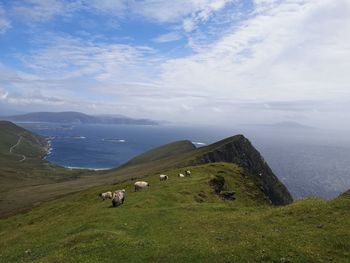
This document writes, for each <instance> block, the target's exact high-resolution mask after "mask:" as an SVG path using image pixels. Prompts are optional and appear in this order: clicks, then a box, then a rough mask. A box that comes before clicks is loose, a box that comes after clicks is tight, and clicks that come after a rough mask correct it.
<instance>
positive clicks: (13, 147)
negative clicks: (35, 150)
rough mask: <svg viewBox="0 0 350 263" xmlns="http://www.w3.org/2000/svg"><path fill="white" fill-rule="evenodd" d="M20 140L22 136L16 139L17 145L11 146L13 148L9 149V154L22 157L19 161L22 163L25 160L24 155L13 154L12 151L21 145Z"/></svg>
mask: <svg viewBox="0 0 350 263" xmlns="http://www.w3.org/2000/svg"><path fill="white" fill-rule="evenodd" d="M22 139H23V136H22V135H21V136H20V137H19V138H18V141H17V143H16V144H15V145H13V146H11V147H10V153H11V154H14V155H18V156H21V157H22V159H21V160H19V161H20V162H23V161H24V160H25V159H27V157H26V156H25V155H24V154H17V153H13V149H15V148H16V147H17V146H18V145H19V144H20V143H21V141H22Z"/></svg>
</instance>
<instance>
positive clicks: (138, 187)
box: [134, 181, 150, 192]
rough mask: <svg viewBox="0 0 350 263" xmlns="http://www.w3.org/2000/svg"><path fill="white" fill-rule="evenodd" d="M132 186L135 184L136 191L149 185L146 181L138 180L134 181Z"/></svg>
mask: <svg viewBox="0 0 350 263" xmlns="http://www.w3.org/2000/svg"><path fill="white" fill-rule="evenodd" d="M134 186H135V192H136V191H138V190H141V189H144V188H147V187H149V186H150V185H149V183H147V182H144V181H138V182H136V183H134Z"/></svg>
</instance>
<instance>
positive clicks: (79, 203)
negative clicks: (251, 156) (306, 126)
mask: <svg viewBox="0 0 350 263" xmlns="http://www.w3.org/2000/svg"><path fill="white" fill-rule="evenodd" d="M185 169H190V170H191V171H192V177H187V178H178V177H177V174H178V173H179V172H183V170H185ZM164 173H166V174H167V175H169V180H168V181H165V182H160V181H159V174H150V175H149V176H147V177H144V180H146V181H148V182H149V183H150V185H151V187H150V188H149V189H147V190H145V191H140V192H134V191H133V181H126V182H124V183H120V184H116V185H105V186H99V187H95V188H92V189H89V190H85V191H83V192H80V193H76V194H74V195H69V196H66V197H63V198H60V199H57V200H54V201H50V202H47V203H45V204H43V205H41V206H40V207H37V208H34V209H33V210H32V211H30V212H28V213H25V214H19V215H16V216H13V217H11V218H8V219H2V220H1V219H0V229H1V238H0V251H1V253H0V262H8V263H11V262H329V261H332V262H347V260H348V258H349V255H350V254H349V251H350V235H349V229H350V213H349V208H350V199H349V198H338V199H336V200H333V201H329V202H326V201H323V200H320V199H307V200H303V201H298V202H296V203H293V204H292V205H288V206H283V207H275V206H271V205H269V201H268V199H266V196H265V195H264V193H263V192H262V191H261V190H260V189H259V188H257V187H256V186H255V181H254V180H253V178H252V177H249V176H246V174H245V172H244V171H243V169H242V168H240V167H239V166H237V165H235V164H230V163H210V164H206V165H196V166H194V167H183V168H180V169H170V170H165V171H164ZM217 176H221V177H223V178H224V179H225V187H226V189H228V190H233V191H235V192H236V200H234V201H225V200H223V199H221V198H220V196H218V195H217V194H216V193H215V192H214V191H213V189H212V188H211V186H210V181H211V180H212V179H213V178H215V177H217ZM123 188H124V189H126V199H125V203H124V204H123V205H122V206H120V207H117V208H112V207H111V202H110V200H108V201H102V200H101V199H99V197H98V193H100V192H102V191H107V190H116V189H123Z"/></svg>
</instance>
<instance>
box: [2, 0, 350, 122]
mask: <svg viewBox="0 0 350 263" xmlns="http://www.w3.org/2000/svg"><path fill="white" fill-rule="evenodd" d="M349 18H350V0H174V1H167V0H45V1H42V0H0V115H7V114H15V113H24V112H31V111H81V112H85V113H88V114H123V115H127V116H130V117H135V118H150V119H155V120H165V121H170V122H174V123H186V124H192V123H195V124H221V125H238V124H251V123H275V122H281V121H295V122H299V123H303V124H307V125H311V126H317V127H337V128H340V129H342V128H347V127H349V126H350V33H349V32H350V19H349Z"/></svg>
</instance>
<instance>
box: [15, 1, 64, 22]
mask: <svg viewBox="0 0 350 263" xmlns="http://www.w3.org/2000/svg"><path fill="white" fill-rule="evenodd" d="M64 10H65V6H64V3H63V2H62V1H59V0H46V1H41V0H24V1H23V2H22V3H21V4H20V5H19V4H18V5H15V7H14V11H15V13H17V14H18V15H19V16H22V17H24V18H26V19H30V20H31V21H34V22H43V21H47V20H50V19H52V18H54V17H55V16H56V15H59V14H64Z"/></svg>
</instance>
